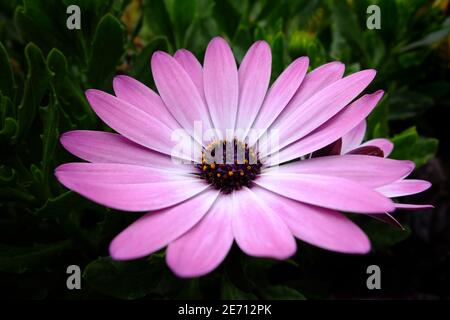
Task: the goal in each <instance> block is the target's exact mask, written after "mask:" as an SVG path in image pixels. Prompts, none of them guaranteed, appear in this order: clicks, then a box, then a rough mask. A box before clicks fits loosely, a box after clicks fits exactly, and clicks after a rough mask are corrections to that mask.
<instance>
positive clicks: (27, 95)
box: [18, 43, 50, 137]
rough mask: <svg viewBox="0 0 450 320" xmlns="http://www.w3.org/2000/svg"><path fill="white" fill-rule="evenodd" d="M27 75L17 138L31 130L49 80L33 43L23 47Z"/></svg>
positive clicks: (45, 67) (43, 63)
mask: <svg viewBox="0 0 450 320" xmlns="http://www.w3.org/2000/svg"><path fill="white" fill-rule="evenodd" d="M25 58H26V60H27V66H28V74H27V78H26V81H25V89H24V93H23V98H22V102H21V104H20V106H19V114H18V122H19V136H20V137H23V136H25V135H26V134H27V133H28V131H29V130H30V128H31V125H32V124H33V122H34V119H35V117H36V112H37V111H38V108H39V105H40V103H41V100H42V98H43V97H44V95H45V94H46V93H47V90H48V84H49V80H50V71H49V70H48V68H47V63H46V61H45V59H44V56H43V55H42V51H41V49H39V48H38V47H37V46H36V45H34V44H33V43H30V44H28V45H27V46H26V47H25Z"/></svg>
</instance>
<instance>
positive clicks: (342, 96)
mask: <svg viewBox="0 0 450 320" xmlns="http://www.w3.org/2000/svg"><path fill="white" fill-rule="evenodd" d="M374 77H375V71H374V70H364V71H360V72H357V73H354V74H352V75H350V76H347V77H345V78H343V79H340V80H338V81H336V82H334V83H332V84H331V85H329V86H328V87H326V88H324V89H322V90H321V91H319V92H317V93H316V94H314V95H313V96H311V97H310V98H309V99H307V100H306V101H304V102H303V101H302V102H299V103H298V105H295V107H293V110H292V112H289V113H285V112H288V111H286V110H285V111H284V114H285V115H286V117H285V118H283V119H282V120H280V121H276V123H275V124H274V126H273V127H272V128H271V129H272V130H275V131H276V132H277V134H278V136H279V141H280V143H279V145H278V146H272V147H273V148H272V150H271V151H272V152H275V151H277V150H279V149H280V148H283V147H285V146H287V145H289V144H290V143H292V142H294V141H296V140H298V139H300V138H302V137H304V136H306V135H307V134H308V133H310V132H312V131H313V130H314V129H316V128H318V127H319V126H320V125H322V124H323V123H325V122H326V121H327V120H329V119H330V118H332V117H333V116H334V115H336V114H337V113H338V112H339V111H341V110H342V109H343V108H344V107H345V106H346V105H347V104H348V103H350V102H351V101H352V100H353V99H354V98H355V97H356V96H357V95H359V94H360V93H361V92H362V91H363V90H364V89H365V88H366V87H367V86H368V85H369V84H370V82H371V81H372V80H373V78H374ZM293 106H294V105H293ZM269 140H270V139H269ZM335 140H337V139H335ZM265 143H266V144H267V142H264V141H263V142H261V144H262V145H263V146H264V144H265ZM263 150H264V148H263ZM263 155H265V154H263Z"/></svg>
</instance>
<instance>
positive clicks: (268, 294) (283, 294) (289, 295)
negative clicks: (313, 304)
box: [261, 286, 306, 300]
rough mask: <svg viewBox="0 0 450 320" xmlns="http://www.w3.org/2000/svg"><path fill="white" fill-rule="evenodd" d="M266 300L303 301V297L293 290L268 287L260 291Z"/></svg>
mask: <svg viewBox="0 0 450 320" xmlns="http://www.w3.org/2000/svg"><path fill="white" fill-rule="evenodd" d="M261 291H262V292H261V294H262V296H263V298H264V299H267V300H305V299H306V298H305V296H304V295H302V294H301V293H300V292H298V291H297V290H295V289H293V288H289V287H286V286H270V287H267V288H264V289H263V290H261Z"/></svg>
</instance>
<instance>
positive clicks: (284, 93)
mask: <svg viewBox="0 0 450 320" xmlns="http://www.w3.org/2000/svg"><path fill="white" fill-rule="evenodd" d="M308 64H309V59H308V58H307V57H301V58H298V59H296V60H294V61H293V62H292V63H291V64H290V65H289V66H288V67H287V68H286V69H285V70H284V71H283V73H281V75H280V76H278V78H277V80H275V82H274V83H273V84H272V86H271V87H270V89H269V92H267V96H266V98H265V99H264V102H263V105H262V107H261V109H260V111H259V113H258V115H257V117H256V120H255V122H254V123H253V126H252V128H254V129H256V130H259V131H260V132H261V133H260V134H256V135H254V136H251V137H249V139H250V140H249V144H250V145H253V144H254V143H255V142H256V141H257V140H258V138H259V137H260V135H261V134H262V133H263V132H265V131H266V130H267V128H269V127H270V125H271V124H272V123H273V121H275V119H276V118H277V117H278V115H279V114H280V113H281V112H282V111H283V109H284V108H285V107H286V105H287V104H288V103H289V101H290V100H291V99H292V97H293V96H294V94H295V92H296V91H297V89H298V87H299V86H300V85H301V83H302V81H303V78H304V77H305V74H306V71H307V70H308Z"/></svg>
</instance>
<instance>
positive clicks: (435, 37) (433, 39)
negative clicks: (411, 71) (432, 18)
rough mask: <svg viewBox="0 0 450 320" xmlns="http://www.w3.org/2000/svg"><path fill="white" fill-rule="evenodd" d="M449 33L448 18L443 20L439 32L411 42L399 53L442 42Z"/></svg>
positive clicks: (449, 20)
mask: <svg viewBox="0 0 450 320" xmlns="http://www.w3.org/2000/svg"><path fill="white" fill-rule="evenodd" d="M449 33H450V18H447V19H445V21H444V23H443V24H442V28H441V29H440V30H437V31H434V32H432V33H430V34H428V35H426V36H425V37H424V38H423V39H421V40H418V41H415V42H412V43H410V44H408V45H407V46H404V47H403V48H402V49H401V52H404V51H408V50H412V49H415V48H418V47H428V46H431V45H433V44H436V43H438V42H439V41H441V40H443V39H444V38H445V37H447V35H448V34H449Z"/></svg>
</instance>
